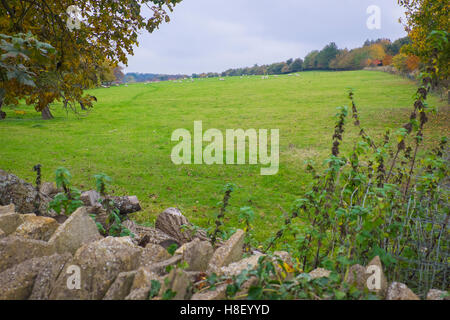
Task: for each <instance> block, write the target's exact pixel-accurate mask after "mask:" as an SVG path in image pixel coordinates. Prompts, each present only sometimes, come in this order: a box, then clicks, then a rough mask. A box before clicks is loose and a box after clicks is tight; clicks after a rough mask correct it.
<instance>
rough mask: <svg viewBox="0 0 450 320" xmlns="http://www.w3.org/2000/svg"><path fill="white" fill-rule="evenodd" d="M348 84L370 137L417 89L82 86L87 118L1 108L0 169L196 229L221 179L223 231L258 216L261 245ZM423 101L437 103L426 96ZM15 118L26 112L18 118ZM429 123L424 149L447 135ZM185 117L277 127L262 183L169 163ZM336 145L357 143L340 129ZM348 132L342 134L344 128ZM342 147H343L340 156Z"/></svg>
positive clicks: (188, 123)
mask: <svg viewBox="0 0 450 320" xmlns="http://www.w3.org/2000/svg"><path fill="white" fill-rule="evenodd" d="M350 87H351V88H354V90H355V93H356V96H355V99H356V101H357V104H358V106H359V111H360V117H361V120H362V125H363V126H364V127H365V128H366V129H367V131H368V132H369V134H371V135H373V136H381V135H382V134H383V133H384V131H385V129H386V128H397V127H399V126H401V125H402V124H403V123H404V122H405V121H406V120H407V118H408V115H409V112H410V110H411V105H412V102H413V95H414V93H415V91H416V85H415V83H414V82H411V81H409V80H405V79H403V78H400V77H397V76H394V75H390V74H386V73H381V72H370V71H355V72H304V73H301V74H300V76H299V77H295V76H279V77H272V76H271V77H270V79H268V80H262V79H261V77H251V78H244V79H241V78H239V77H236V78H227V79H226V80H225V81H219V80H218V79H217V78H216V79H205V80H196V81H195V82H190V81H189V82H183V83H174V82H160V83H152V84H134V85H129V86H128V87H125V86H120V87H111V88H108V89H106V88H100V89H95V90H90V93H91V94H93V95H95V96H96V97H97V99H98V103H97V104H96V105H95V108H94V109H93V110H92V111H91V112H90V113H89V114H88V115H87V116H81V117H80V116H75V115H73V114H69V115H66V113H65V112H63V111H62V108H61V107H60V106H58V105H55V106H54V107H53V113H54V115H55V116H56V118H55V119H54V120H51V121H44V120H41V119H40V115H39V114H38V113H36V112H34V111H33V107H32V106H19V107H17V108H15V109H9V108H5V111H6V112H7V115H8V117H7V118H6V119H5V120H4V121H1V122H0V168H1V169H4V170H6V171H9V172H12V173H14V174H17V175H19V176H20V177H22V178H24V179H26V180H27V181H30V182H32V181H34V173H33V171H32V167H33V165H35V164H36V163H41V164H42V165H43V179H44V180H45V181H53V179H54V171H55V169H56V168H58V167H60V166H64V167H66V168H68V169H69V170H70V172H71V173H72V175H73V177H74V184H75V185H76V186H77V187H79V188H81V189H85V190H86V189H92V188H94V179H93V175H94V174H96V173H99V172H104V173H106V174H108V175H109V176H111V177H112V178H113V189H114V193H115V194H135V195H137V196H138V198H139V199H140V201H141V203H142V205H143V208H144V210H143V211H142V212H140V213H137V214H134V216H133V217H134V218H135V219H136V220H137V221H138V222H141V223H144V222H146V223H152V222H153V221H154V219H155V218H156V216H157V214H158V213H159V212H160V211H161V210H163V209H164V208H166V207H169V206H178V207H179V208H180V209H181V210H182V211H183V212H184V213H185V214H186V216H187V217H188V218H189V219H190V220H191V221H192V222H193V223H195V224H197V225H199V226H202V227H207V226H208V225H209V222H210V220H211V218H212V216H213V214H214V213H215V212H217V208H218V205H217V204H218V202H219V201H220V200H221V199H222V197H223V194H222V188H223V186H224V185H225V183H227V182H231V183H234V184H235V185H237V187H238V188H237V189H236V191H235V192H234V194H233V196H232V199H231V201H230V207H229V214H228V215H227V217H228V219H229V220H228V225H230V226H234V227H237V226H239V224H238V221H237V213H238V211H239V208H240V207H243V206H252V207H253V208H254V210H255V212H256V213H257V221H256V223H255V225H256V226H255V230H256V237H257V238H258V239H263V238H264V237H267V236H268V235H269V234H270V233H271V232H272V231H274V230H275V228H276V227H277V225H279V224H280V223H281V221H282V217H281V210H280V207H279V206H281V207H283V208H284V209H285V210H289V207H290V205H291V203H292V201H293V200H295V199H296V198H297V197H299V196H300V195H302V193H303V192H304V191H305V190H306V188H307V187H308V182H309V176H308V175H307V173H306V172H305V166H304V162H305V160H308V159H313V160H315V161H316V162H317V163H318V164H321V163H322V161H323V160H324V159H325V158H326V157H327V156H328V154H329V153H330V149H331V143H330V140H331V136H332V132H333V128H334V119H333V116H334V115H335V113H336V107H338V106H343V105H348V104H349V101H348V98H347V91H348V88H350ZM429 102H430V104H432V105H436V106H441V107H443V106H444V104H445V103H444V102H442V101H439V99H438V98H437V97H432V98H431V99H430V101H429ZM18 110H23V111H26V114H25V115H22V114H20V112H15V111H18ZM431 118H432V119H431V123H430V124H429V125H428V127H429V128H430V129H429V130H428V131H429V132H428V133H429V136H430V137H431V139H430V140H427V143H428V145H432V144H433V143H434V142H435V141H436V139H437V138H438V137H440V136H444V135H446V136H448V133H449V112H448V109H447V108H442V113H441V114H439V115H438V116H431ZM194 120H202V121H203V128H204V130H206V129H208V128H217V129H220V130H223V131H224V130H225V129H238V128H242V129H248V128H255V129H279V130H280V169H279V172H278V174H277V175H274V176H261V175H260V168H261V166H260V165H256V166H254V165H253V166H252V165H240V166H232V165H229V166H227V165H213V166H207V165H182V166H176V165H174V164H173V163H172V162H171V159H170V154H171V149H172V147H173V146H175V145H176V143H175V142H171V140H170V137H171V134H172V132H173V130H175V129H177V128H186V129H188V130H189V131H191V132H192V130H193V122H194ZM347 128H349V130H347V131H346V133H345V137H344V139H347V141H349V140H350V139H348V138H349V137H355V136H357V134H358V132H357V130H356V129H354V128H352V126H351V125H350V124H349V126H348V127H347ZM350 128H351V129H350ZM350 148H351V144H349V143H347V144H345V143H344V151H349V150H350Z"/></svg>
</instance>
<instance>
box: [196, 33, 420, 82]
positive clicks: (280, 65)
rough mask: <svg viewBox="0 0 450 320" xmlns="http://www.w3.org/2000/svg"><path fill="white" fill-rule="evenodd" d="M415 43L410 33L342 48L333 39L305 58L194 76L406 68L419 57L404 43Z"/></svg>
mask: <svg viewBox="0 0 450 320" xmlns="http://www.w3.org/2000/svg"><path fill="white" fill-rule="evenodd" d="M410 43H411V41H410V39H409V38H408V37H404V38H401V39H398V40H396V41H394V42H391V40H389V39H377V40H367V41H366V42H365V43H364V45H363V46H362V47H360V48H355V49H351V50H349V49H339V48H338V46H337V45H336V43H334V42H331V43H330V44H328V45H326V46H325V47H324V48H323V49H322V50H314V51H311V52H310V53H308V54H307V55H306V56H305V58H304V59H301V58H297V59H289V60H287V61H285V62H276V63H272V64H268V65H261V66H259V65H257V64H255V65H254V66H253V67H245V68H237V69H228V70H226V71H224V72H222V73H217V72H209V73H201V74H193V75H192V77H193V78H211V77H226V76H229V77H231V76H243V75H275V74H287V73H293V72H299V71H308V70H360V69H363V68H365V67H370V66H382V65H391V64H394V65H395V67H396V68H397V67H398V68H399V69H401V70H400V71H402V72H407V71H412V70H414V69H417V67H418V63H419V60H418V59H417V57H414V56H411V55H408V54H406V53H402V52H401V49H402V47H404V46H406V45H409V44H410Z"/></svg>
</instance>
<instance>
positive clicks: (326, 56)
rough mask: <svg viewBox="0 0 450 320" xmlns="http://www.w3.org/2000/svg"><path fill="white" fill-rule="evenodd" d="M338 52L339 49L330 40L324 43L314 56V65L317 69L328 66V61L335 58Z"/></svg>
mask: <svg viewBox="0 0 450 320" xmlns="http://www.w3.org/2000/svg"><path fill="white" fill-rule="evenodd" d="M338 54H339V49H338V47H337V45H336V43H334V42H331V43H330V44H328V45H326V46H325V47H324V48H323V49H322V50H321V51H320V52H319V53H318V54H317V57H316V67H317V68H319V69H328V68H329V67H330V62H331V61H332V60H333V59H334V58H336V56H337V55H338ZM305 60H306V58H305Z"/></svg>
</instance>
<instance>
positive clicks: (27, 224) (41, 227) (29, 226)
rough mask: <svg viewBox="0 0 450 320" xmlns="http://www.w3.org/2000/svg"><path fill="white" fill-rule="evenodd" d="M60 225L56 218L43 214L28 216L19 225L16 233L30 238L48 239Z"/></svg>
mask: <svg viewBox="0 0 450 320" xmlns="http://www.w3.org/2000/svg"><path fill="white" fill-rule="evenodd" d="M58 227H59V224H58V222H56V220H55V219H53V218H49V217H41V216H35V215H34V216H27V217H24V218H23V223H22V224H21V225H20V226H18V227H17V229H16V231H15V233H14V234H15V235H17V236H21V237H24V238H28V239H35V240H43V241H48V240H49V239H50V237H51V236H52V234H53V233H54V232H55V230H56V229H57V228H58Z"/></svg>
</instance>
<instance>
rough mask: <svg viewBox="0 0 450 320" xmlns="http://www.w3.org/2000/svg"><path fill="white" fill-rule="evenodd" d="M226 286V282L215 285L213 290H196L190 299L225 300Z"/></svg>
mask: <svg viewBox="0 0 450 320" xmlns="http://www.w3.org/2000/svg"><path fill="white" fill-rule="evenodd" d="M227 286H228V284H221V285H220V286H218V287H216V288H215V289H214V290H212V291H211V290H205V291H202V292H197V293H195V294H194V295H192V297H191V300H204V301H211V300H225V299H226V297H227Z"/></svg>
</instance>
